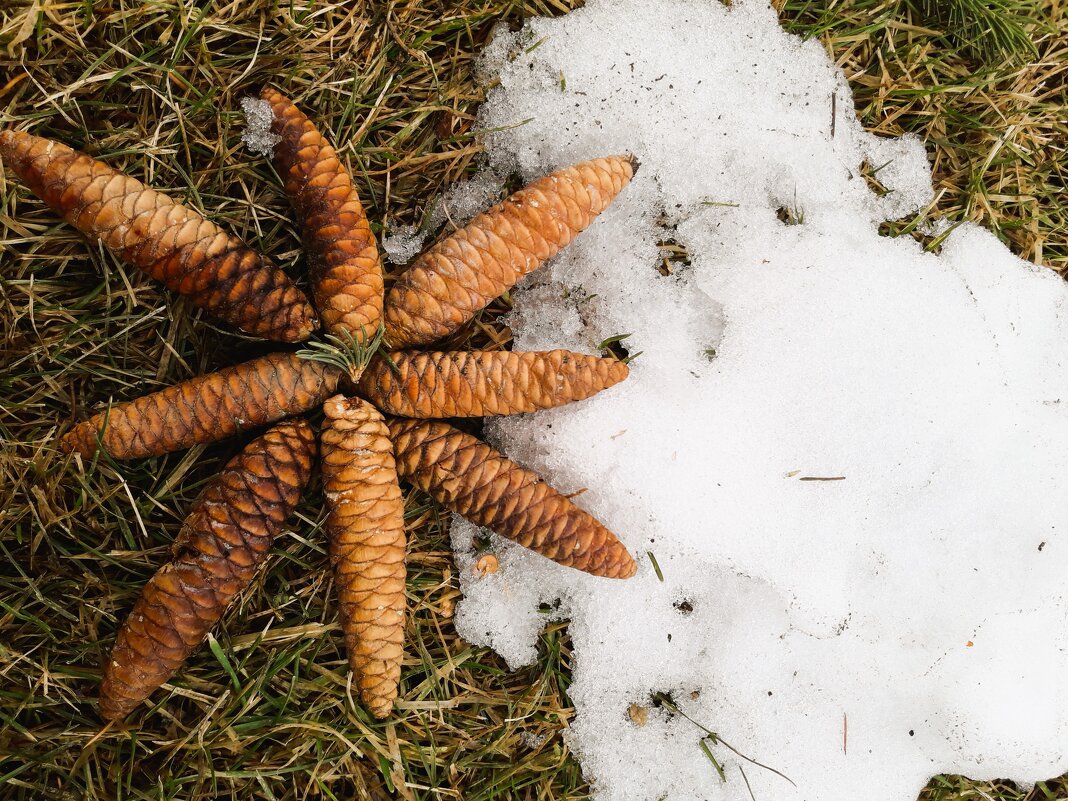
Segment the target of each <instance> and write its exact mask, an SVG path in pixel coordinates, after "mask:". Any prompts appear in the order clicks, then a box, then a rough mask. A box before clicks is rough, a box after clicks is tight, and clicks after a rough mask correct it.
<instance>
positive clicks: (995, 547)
mask: <svg viewBox="0 0 1068 801" xmlns="http://www.w3.org/2000/svg"><path fill="white" fill-rule="evenodd" d="M483 69H484V71H485V73H486V74H487V75H489V76H496V77H499V78H500V86H499V87H498V88H496V89H494V90H493V91H492V92H491V93H490V95H489V98H488V101H487V103H486V104H485V106H484V108H483V112H482V116H481V120H480V124H481V126H482V128H483V130H486V131H491V132H490V133H488V134H487V135H486V142H487V146H488V155H489V166H488V169H489V170H491V171H492V173H493V174H495V175H504V174H508V173H509V172H510V171H518V172H520V173H521V174H522V176H523V177H524V178H527V179H529V178H533V177H536V176H538V175H542V174H544V173H546V172H548V171H550V170H551V169H555V168H558V167H561V166H564V165H567V164H570V163H574V162H577V161H580V160H582V159H585V158H590V157H594V156H598V155H606V154H609V153H621V152H633V153H635V154H636V155H637V156H638V158H639V159H640V161H641V164H642V166H641V169H640V171H639V172H638V175H637V176H636V178H635V180H634V182H633V183H632V184H631V186H630V187H628V188H627V189H626V190H625V191H624V192H623V193H622V194H621V196H620V197H619V198H618V200H617V201H616V203H615V204H614V205H613V206H612V207H611V208H610V209H609V210H608V211H607V212H606V213H605V214H604V215H602V217H601V218H600V219H599V220H598V221H597V222H596V223H595V224H594V225H593V226H592V227H591V228H590V229H589V230H588V231H587V232H586V233H585V234H583V235H582V236H580V237H579V238H578V239H577V240H576V241H575V242H574V243H573V244H572V245H571V246H570V247H569V248H567V249H566V250H565V251H564V253H562V254H561V255H560V256H559V257H558V258H557V259H556V260H555V261H554V262H553V263H552V264H551V265H550V266H549V267H547V268H545V269H543V270H541V271H539V272H537V273H535V274H534V275H533V276H532V277H531V278H530V279H528V280H527V282H526V283H525V286H524V288H523V289H522V290H520V291H519V292H517V293H516V301H517V309H516V312H515V313H514V319H513V320H512V324H513V332H514V334H515V336H516V347H517V348H523V349H544V348H552V347H569V348H572V349H577V350H586V351H590V352H593V351H595V349H596V345H597V343H598V342H600V341H601V340H603V339H605V338H606V337H609V336H612V335H614V334H621V333H630V334H631V337H630V338H629V339H627V340H626V344H627V346H628V348H630V350H631V352H636V351H642V352H643V354H642V355H641V356H640V357H639V358H638V359H637V360H636V361H635V362H634V363H633V364H632V374H631V377H630V378H629V379H628V380H627V381H626V382H624V383H623V384H621V385H619V386H618V387H616V388H614V389H612V390H610V391H608V392H605V393H602V394H601V395H599V396H598V397H596V398H594V399H592V400H590V401H587V402H584V403H580V404H574V405H572V406H570V407H565V408H562V409H559V410H553V411H550V412H540V413H538V414H533V415H527V416H524V417H521V418H515V419H511V418H509V419H505V420H501V421H498V422H495V423H493V424H492V425H491V426H490V434H491V437H492V438H493V439H494V440H495V441H496V442H497V443H498V444H500V445H501V447H502V448H503V449H505V450H506V451H507V452H508V453H509V454H510V455H512V456H513V457H514V458H516V459H518V460H519V461H521V462H523V463H525V464H527V465H529V466H531V467H533V468H535V469H537V470H540V471H542V472H544V473H545V474H546V475H549V476H551V478H552V481H553V483H554V484H555V485H556V486H557V487H558V488H559V489H561V490H563V491H565V492H569V491H573V490H577V489H580V488H582V487H588V491H587V492H586V493H584V494H583V495H581V496H580V497H579V498H578V501H577V502H578V503H580V504H581V505H583V506H585V507H586V508H587V509H589V510H590V511H591V512H593V513H594V514H596V515H597V516H598V517H599V518H600V519H601V520H602V521H604V522H605V523H606V524H607V525H609V527H611V528H612V529H613V530H614V531H615V532H616V533H617V534H618V535H619V536H620V537H621V538H622V539H623V541H624V542H625V543H626V544H627V546H628V547H629V548H630V549H631V551H632V553H634V554H635V555H636V556H637V557H638V558H639V561H640V564H641V566H640V570H639V573H638V575H637V576H636V577H635V578H633V579H631V580H629V581H612V580H608V579H597V578H592V577H589V576H585V575H583V574H580V573H577V572H575V571H571V570H568V569H565V568H561V567H558V566H556V565H554V564H552V563H551V562H549V561H547V560H545V559H543V558H542V557H540V556H537V555H535V554H533V553H531V552H529V551H526V550H524V549H522V548H519V547H517V546H514V545H512V544H510V543H508V542H506V541H502V540H500V539H498V538H493V539H492V544H491V547H492V549H493V551H494V552H495V553H496V555H497V556H498V558H499V560H500V569H499V570H498V571H497V572H496V573H492V574H489V575H486V576H481V575H480V574H479V573H478V571H476V570H474V568H473V564H474V561H475V560H476V559H477V555H476V554H475V553H474V546H473V536H474V534H475V533H477V529H475V528H474V527H473V526H471V525H469V524H466V523H463V522H462V521H460V520H457V522H456V525H455V528H454V544H455V547H456V550H457V553H458V559H459V564H460V567H461V573H462V579H461V580H462V584H463V589H464V593H465V599H464V601H463V602H462V604H461V605H460V606H459V608H458V610H457V625H458V628H459V630H460V632H461V634H462V635H463V636H464V637H465V638H467V639H469V640H471V641H472V642H476V643H483V644H489V645H491V646H493V647H494V648H495V649H497V650H498V651H499V652H500V653H501V654H502V655H503V656H504V657H505V658H506V659H507V660H508V661H509V662H510V663H511V664H513V665H520V664H524V663H527V662H530V661H531V660H533V659H534V658H535V656H536V653H537V647H538V637H539V634H540V632H541V631H542V629H543V627H544V624H545V622H546V620H547V619H548V618H550V617H551V618H570V620H571V621H572V622H571V624H570V630H571V635H572V638H573V642H574V649H575V657H574V683H573V684H572V685H571V689H570V693H571V698H572V700H573V701H574V703H575V706H576V710H577V715H576V718H575V719H574V721H573V724H572V726H571V728H570V730H569V731H568V732H567V733H566V735H565V736H566V737H567V738H568V741H569V743H570V745H571V746H572V747H573V749H574V751H575V753H576V754H577V756H578V758H579V760H580V761H581V763H582V765H583V769H584V771H585V772H586V775H587V776H588V777H589V778H590V779H591V780H592V781H593V783H594V787H595V790H596V794H597V798H598V799H602V801H603V800H606V799H612V800H613V801H615V799H619V800H620V801H622V800H623V799H626V801H640V800H641V799H661V798H665V799H671V801H680V800H681V799H701V800H702V801H705V800H706V799H748V798H750V794H749V790H748V789H747V787H746V784H745V781H744V780H743V776H742V773H741V771H742V769H744V772H745V777H746V778H747V779H748V782H749V784H750V785H751V787H752V793H753V795H754V796H755V798H756V799H758V801H769V800H771V799H774V800H775V801H792V800H793V799H806V800H807V801H837V800H838V799H843V800H844V799H850V801H852V800H853V799H857V798H864V799H866V800H867V801H880V799H886V800H887V801H911V799H914V798H915V797H916V795H917V793H918V792H919V790H920V788H921V787H922V786H923V785H924V784H925V783H926V782H927V780H928V778H929V777H930V776H931V775H932V774H935V773H940V772H954V773H964V774H967V775H969V776H971V777H973V778H977V779H982V778H993V777H1002V778H1012V779H1017V780H1021V781H1034V780H1040V779H1044V778H1048V777H1050V776H1053V775H1057V774H1059V773H1061V772H1063V771H1065V770H1068V678H1066V677H1068V603H1066V598H1065V586H1066V582H1065V577H1066V576H1068V540H1066V538H1065V534H1064V532H1065V530H1066V528H1068V493H1066V492H1065V491H1064V486H1063V485H1064V481H1065V477H1066V476H1068V364H1066V362H1065V358H1064V356H1065V354H1068V315H1066V303H1068V289H1066V286H1065V284H1064V282H1063V281H1061V279H1060V278H1058V277H1057V276H1056V275H1055V274H1053V273H1052V272H1050V271H1047V270H1045V269H1043V268H1039V267H1035V266H1033V265H1030V264H1027V263H1025V262H1022V261H1020V260H1018V259H1016V258H1015V257H1014V256H1012V255H1011V254H1010V253H1009V252H1008V250H1006V249H1005V248H1004V247H1003V246H1002V245H1001V244H1000V243H999V242H998V241H997V240H996V239H995V238H994V237H993V236H992V235H991V234H989V233H987V232H985V231H983V230H982V229H980V228H977V227H974V226H970V225H965V226H961V227H960V228H958V229H957V230H955V231H954V232H953V233H952V234H951V235H950V236H949V238H948V239H947V240H946V242H945V244H944V247H943V248H942V251H941V253H940V254H939V255H935V254H932V253H925V252H924V251H923V249H922V247H921V246H920V245H919V244H918V243H916V242H915V241H913V240H912V239H911V238H908V237H903V238H899V239H892V238H887V237H882V236H879V234H878V225H879V223H880V222H881V221H883V220H887V219H894V218H899V217H902V216H907V215H911V214H913V213H915V212H916V211H917V210H919V209H921V208H923V207H924V206H925V205H926V204H928V203H929V202H930V200H931V197H932V192H931V183H930V172H929V167H928V164H927V160H926V157H925V154H924V148H923V144H922V142H920V141H918V140H916V139H913V138H906V139H901V140H891V139H879V138H876V137H874V136H871V135H869V134H867V133H865V132H864V131H863V129H862V128H861V126H860V125H859V124H858V122H857V120H856V119H855V115H854V113H853V111H852V109H853V105H852V100H851V96H850V93H849V89H848V86H847V83H846V81H845V79H844V77H843V75H842V74H841V72H840V71H839V70H838V69H837V68H836V67H835V66H834V65H833V64H832V62H831V61H830V60H829V59H828V57H827V55H826V54H825V52H824V51H823V49H822V48H821V46H820V45H819V43H818V42H815V41H810V42H802V41H801V40H800V39H798V38H796V37H792V36H789V35H787V34H785V33H784V32H783V31H782V30H781V29H780V27H779V26H778V23H777V20H776V16H775V14H774V12H773V11H772V10H771V9H770V8H768V7H767V6H766V5H764V4H763V3H759V2H750V1H749V0H734V3H733V5H732V6H731V7H730V8H728V7H726V6H722V5H720V4H719V3H717V2H709V1H708V0H704V1H703V2H698V1H697V0H692V1H684V0H611V1H609V0H590V2H589V3H588V4H587V5H586V7H585V8H583V9H580V10H578V11H575V12H573V13H571V14H569V15H567V16H565V17H562V18H559V19H556V20H544V19H535V20H532V21H530V22H528V23H527V25H526V26H525V27H524V28H523V29H522V30H521V31H519V32H518V33H515V34H510V33H507V32H503V33H501V34H499V35H498V36H497V38H496V39H495V40H494V42H493V43H492V45H491V46H490V48H489V50H488V52H487V54H486V57H485V63H484V64H483ZM832 95H834V96H835V97H836V101H835V103H834V105H833V106H832V102H831V97H832ZM832 107H833V108H834V109H836V119H835V120H834V124H833V136H832V114H831V111H832ZM524 120H529V122H527V123H525V124H517V123H521V122H522V121H524ZM864 162H867V163H868V164H870V165H871V166H873V167H879V166H881V165H884V164H885V166H884V167H883V168H882V169H881V170H880V171H879V173H878V177H879V180H880V181H881V182H882V183H883V184H885V185H887V186H889V187H890V188H891V189H892V191H891V192H890V194H888V195H886V196H885V197H878V196H876V194H875V193H874V192H872V191H871V190H870V189H869V188H868V186H867V184H866V182H865V180H864V179H863V177H862V176H861V165H862V164H863V163H864ZM780 208H783V209H786V210H787V212H788V216H791V217H792V218H793V219H801V220H802V222H801V223H800V224H795V225H787V224H784V223H782V222H780V221H779V219H778V218H777V216H776V212H777V210H779V209H780ZM784 213H786V212H784ZM666 241H674V242H676V243H679V244H681V245H682V246H684V247H685V248H686V249H687V251H688V253H689V255H690V260H691V263H690V265H688V266H686V265H682V264H675V265H674V272H673V274H672V275H670V276H663V275H661V274H660V273H659V272H658V271H657V269H656V266H657V265H658V264H659V263H660V252H661V251H660V247H658V243H660V242H666ZM713 352H714V355H712V354H713ZM813 478H817V479H832V480H806V479H813ZM650 553H651V554H652V555H654V556H655V560H656V562H657V564H658V565H659V568H660V570H661V571H662V573H663V581H660V580H659V579H658V578H657V575H656V572H655V570H654V568H653V565H652V561H651V558H650V556H649V555H648V554H650ZM557 600H559V604H557V605H556V606H553V607H551V611H550V612H548V613H546V612H543V611H539V605H540V604H550V605H552V604H553V603H554V602H556V601H557ZM656 693H666V694H668V695H669V697H670V698H671V699H673V701H671V702H669V704H671V703H673V704H674V705H675V709H677V710H678V713H676V712H675V711H673V709H672V708H671V706H670V705H664V704H660V705H659V706H657V705H655V704H653V703H652V697H653V695H654V694H656ZM631 704H638V705H639V706H647V707H649V714H648V717H647V721H646V722H645V723H644V725H639V724H638V722H636V721H635V716H632V715H628V708H629V707H630V706H631ZM638 717H640V716H638ZM695 722H696V723H695ZM696 724H700V725H702V726H704V727H706V728H707V729H710V730H712V731H715V732H717V733H718V735H720V737H721V738H722V739H723V740H724V741H726V742H727V743H730V745H732V746H733V747H734V748H736V749H738V751H740V752H742V753H744V754H745V755H747V756H749V757H751V758H752V759H754V760H757V761H759V762H761V763H764V764H765V765H769V766H771V767H773V768H775V769H777V770H780V771H782V773H784V774H785V775H786V776H788V777H789V778H790V779H791V780H792V782H793V784H790V783H788V782H787V781H786V780H784V779H783V778H781V777H780V776H778V775H776V774H775V773H772V772H771V771H769V770H766V769H764V768H762V767H759V766H757V765H755V764H753V763H751V762H746V761H744V760H742V759H740V758H739V757H738V756H737V755H736V754H735V753H733V752H732V751H731V750H730V749H728V748H727V747H726V746H725V745H723V743H722V742H720V741H714V740H711V739H705V740H704V743H705V745H706V746H707V748H708V750H709V752H710V753H711V754H712V756H713V757H714V758H715V759H716V760H717V762H718V763H719V764H721V765H722V766H723V769H724V771H725V777H726V781H725V782H721V780H720V778H719V777H718V776H717V773H716V771H715V769H714V767H713V764H712V763H711V761H710V760H709V759H708V758H707V757H706V756H705V754H704V753H703V752H702V750H701V748H700V746H699V743H700V741H701V738H702V736H703V735H704V734H705V732H704V731H702V729H700V728H699V727H698V725H696Z"/></svg>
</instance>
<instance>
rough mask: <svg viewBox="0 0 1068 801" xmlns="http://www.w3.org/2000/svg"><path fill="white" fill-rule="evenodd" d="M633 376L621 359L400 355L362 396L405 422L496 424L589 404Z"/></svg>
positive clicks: (379, 361)
mask: <svg viewBox="0 0 1068 801" xmlns="http://www.w3.org/2000/svg"><path fill="white" fill-rule="evenodd" d="M387 359H388V360H387ZM390 361H392V363H393V364H392V366H391V365H390ZM628 372H629V371H628V368H627V365H625V364H624V363H623V362H620V361H617V360H615V359H602V358H600V357H598V356H587V355H585V354H581V353H571V352H570V351H566V350H553V351H547V352H531V353H518V352H515V351H494V352H472V351H446V352H416V351H400V352H394V353H390V354H389V356H388V357H381V356H380V357H378V358H376V359H374V360H372V362H371V363H370V365H368V367H367V370H366V371H365V372H364V374H363V377H362V378H361V379H360V383H359V392H360V395H361V396H363V397H365V398H367V400H369V401H371V403H373V404H375V406H377V407H378V408H379V409H381V410H382V411H384V412H386V413H387V414H394V415H397V416H399V417H488V416H491V415H501V414H520V413H523V412H533V411H537V410H538V409H550V408H552V407H553V406H561V405H563V404H565V403H569V402H571V401H578V400H583V399H585V398H588V397H590V396H591V395H594V394H596V393H598V392H600V391H601V390H602V389H606V388H608V387H610V386H612V385H613V384H617V383H619V382H620V381H622V380H623V379H624V378H626V377H627V373H628Z"/></svg>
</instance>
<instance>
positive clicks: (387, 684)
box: [321, 395, 405, 718]
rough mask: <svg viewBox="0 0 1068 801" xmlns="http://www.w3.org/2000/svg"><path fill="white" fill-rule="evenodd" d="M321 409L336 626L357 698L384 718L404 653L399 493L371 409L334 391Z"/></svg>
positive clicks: (384, 436) (380, 425) (383, 434)
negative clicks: (338, 605)
mask: <svg viewBox="0 0 1068 801" xmlns="http://www.w3.org/2000/svg"><path fill="white" fill-rule="evenodd" d="M323 412H324V413H325V414H326V423H325V425H324V426H323V430H322V434H321V439H322V470H323V494H324V495H325V496H326V503H327V508H328V509H329V514H328V516H327V518H326V532H327V535H328V536H329V538H330V556H331V560H332V561H333V563H334V576H335V581H336V583H337V591H338V597H339V599H340V603H341V627H342V629H343V630H344V632H345V645H346V646H347V648H348V653H349V665H350V667H351V668H352V672H353V674H354V675H355V677H356V683H357V686H358V687H359V688H360V698H362V699H363V702H364V704H366V705H367V707H368V709H370V710H371V713H372V714H373V715H374V716H375V717H376V718H384V717H386V716H388V715H389V713H390V710H392V709H393V702H394V701H395V700H396V698H397V688H398V685H399V683H400V671H401V661H402V658H403V656H404V610H405V600H404V578H405V567H404V555H405V540H404V500H403V499H402V498H401V492H400V487H399V486H398V484H397V468H396V465H395V464H394V462H393V448H392V446H391V445H390V441H389V429H388V428H387V427H386V424H385V422H384V421H383V419H382V415H381V414H379V412H378V410H377V409H375V408H374V407H373V406H371V404H369V403H367V402H366V401H362V400H360V399H359V398H351V399H349V398H345V397H344V396H342V395H337V396H336V397H333V398H330V400H328V401H327V402H326V403H325V404H323Z"/></svg>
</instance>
